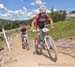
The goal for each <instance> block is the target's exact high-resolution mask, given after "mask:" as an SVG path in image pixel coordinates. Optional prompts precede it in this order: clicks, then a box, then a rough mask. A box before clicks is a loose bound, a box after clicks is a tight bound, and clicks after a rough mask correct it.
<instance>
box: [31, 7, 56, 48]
mask: <svg viewBox="0 0 75 67" xmlns="http://www.w3.org/2000/svg"><path fill="white" fill-rule="evenodd" d="M39 12H40V13H39V14H37V15H36V16H35V17H34V19H33V21H32V28H36V30H37V40H38V46H39V47H41V46H40V29H43V28H44V27H45V21H46V20H48V21H49V22H50V23H51V28H55V26H54V24H53V20H52V18H51V17H50V16H49V15H48V14H47V13H46V7H45V6H41V7H40V9H39Z"/></svg>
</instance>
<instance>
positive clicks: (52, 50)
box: [45, 36, 57, 60]
mask: <svg viewBox="0 0 75 67" xmlns="http://www.w3.org/2000/svg"><path fill="white" fill-rule="evenodd" d="M45 43H46V47H47V51H48V54H49V56H50V58H51V59H55V60H57V50H56V45H55V42H54V40H53V39H52V37H50V36H45Z"/></svg>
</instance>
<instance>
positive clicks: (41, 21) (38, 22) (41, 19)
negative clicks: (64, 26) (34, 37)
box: [34, 14, 51, 29]
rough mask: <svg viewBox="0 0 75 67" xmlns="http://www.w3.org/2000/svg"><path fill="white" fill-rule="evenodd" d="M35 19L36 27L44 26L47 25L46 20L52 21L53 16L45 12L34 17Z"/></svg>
mask: <svg viewBox="0 0 75 67" xmlns="http://www.w3.org/2000/svg"><path fill="white" fill-rule="evenodd" d="M34 20H36V21H35V27H36V28H41V29H42V28H44V27H45V21H46V20H48V21H50V20H51V18H50V16H49V15H48V14H44V15H43V16H42V15H41V14H38V15H36V16H35V17H34Z"/></svg>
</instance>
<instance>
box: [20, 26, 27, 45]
mask: <svg viewBox="0 0 75 67" xmlns="http://www.w3.org/2000/svg"><path fill="white" fill-rule="evenodd" d="M26 32H27V28H26V25H22V27H21V36H22V45H23V40H24V37H23V35H26Z"/></svg>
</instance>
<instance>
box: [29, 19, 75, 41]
mask: <svg viewBox="0 0 75 67" xmlns="http://www.w3.org/2000/svg"><path fill="white" fill-rule="evenodd" d="M54 24H55V27H56V28H55V29H50V31H49V35H50V36H52V37H53V38H54V39H55V40H57V39H61V38H68V37H74V36H75V20H65V21H60V22H57V23H54ZM47 27H48V28H50V25H49V24H48V25H47ZM35 35H36V33H32V32H30V37H31V38H34V37H35Z"/></svg>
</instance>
